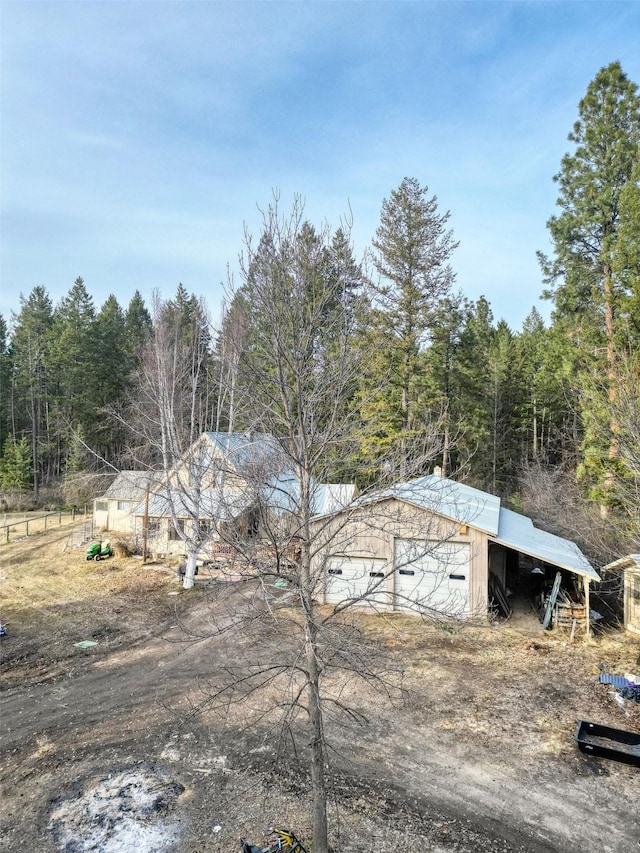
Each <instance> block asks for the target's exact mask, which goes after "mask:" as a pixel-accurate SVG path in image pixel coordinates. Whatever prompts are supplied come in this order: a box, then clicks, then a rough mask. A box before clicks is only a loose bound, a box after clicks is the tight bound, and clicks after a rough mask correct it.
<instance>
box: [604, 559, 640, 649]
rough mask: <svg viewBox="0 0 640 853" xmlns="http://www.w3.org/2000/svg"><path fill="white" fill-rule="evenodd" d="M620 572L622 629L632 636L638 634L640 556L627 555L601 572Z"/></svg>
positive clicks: (639, 632) (639, 621)
mask: <svg viewBox="0 0 640 853" xmlns="http://www.w3.org/2000/svg"><path fill="white" fill-rule="evenodd" d="M616 570H620V571H622V578H623V581H622V589H623V600H624V627H625V630H627V631H631V632H632V633H634V634H640V554H628V555H627V556H626V557H621V558H620V559H619V560H615V561H614V562H613V563H609V565H608V566H605V567H604V568H603V570H602V573H603V574H606V573H607V572H611V571H616Z"/></svg>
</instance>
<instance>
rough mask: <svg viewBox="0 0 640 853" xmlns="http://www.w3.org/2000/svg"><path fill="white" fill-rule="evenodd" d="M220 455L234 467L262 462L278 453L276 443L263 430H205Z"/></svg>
mask: <svg viewBox="0 0 640 853" xmlns="http://www.w3.org/2000/svg"><path fill="white" fill-rule="evenodd" d="M204 435H205V436H206V438H208V440H209V441H210V442H211V443H212V444H213V445H214V446H215V447H216V449H217V450H218V451H219V452H220V454H221V455H222V456H224V457H225V458H226V459H228V460H229V461H230V462H232V463H233V464H234V465H235V466H236V467H242V466H244V465H247V464H257V463H263V462H266V461H269V460H271V459H273V458H274V457H277V456H279V455H280V452H281V451H280V448H279V446H278V443H277V442H276V440H275V439H274V437H273V436H272V435H269V434H268V433H263V432H205V433H204Z"/></svg>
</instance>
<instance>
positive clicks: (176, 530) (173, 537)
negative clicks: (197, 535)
mask: <svg viewBox="0 0 640 853" xmlns="http://www.w3.org/2000/svg"><path fill="white" fill-rule="evenodd" d="M181 534H182V535H181ZM183 538H184V519H183V518H179V519H178V525H177V527H176V525H175V524H173V523H171V524H169V540H170V541H171V542H178V541H181V540H182V539H183Z"/></svg>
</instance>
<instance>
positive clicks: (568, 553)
mask: <svg viewBox="0 0 640 853" xmlns="http://www.w3.org/2000/svg"><path fill="white" fill-rule="evenodd" d="M386 498H397V499H398V500H403V501H408V502H409V503H412V504H414V505H416V506H420V507H423V508H424V509H426V510H428V511H429V512H433V513H436V514H438V515H442V516H444V517H445V518H449V519H451V520H453V521H457V522H459V523H460V524H468V525H469V526H470V527H473V528H475V529H477V530H482V531H483V532H485V533H487V534H488V536H489V538H490V539H491V541H493V542H497V543H499V544H500V545H504V546H505V547H507V548H512V549H513V550H514V551H519V552H521V553H523V554H528V555H529V556H531V557H534V558H535V559H538V560H540V561H541V562H545V563H550V564H551V565H553V566H558V568H562V569H567V571H570V572H574V573H575V574H579V575H582V576H584V577H588V578H589V579H590V580H596V581H599V580H600V576H599V575H598V573H597V572H596V571H595V569H594V568H593V566H591V564H590V563H589V561H588V560H587V558H586V557H585V556H584V554H583V553H582V551H581V550H580V549H579V548H578V546H577V545H576V544H575V543H574V542H571V541H570V540H568V539H563V538H562V537H560V536H555V535H554V534H553V533H547V532H546V531H544V530H539V529H538V528H537V527H535V525H534V523H533V522H532V521H531V519H530V518H528V517H527V516H526V515H520V514H519V513H517V512H512V511H511V510H508V509H503V508H502V507H501V506H500V498H498V497H496V496H495V495H490V494H488V493H487V492H482V491H480V489H474V488H473V487H471V486H467V485H465V484H464V483H457V482H456V481H455V480H449V479H447V478H446V477H440V476H438V475H436V474H429V475H427V476H425V477H420V478H419V479H417V480H411V481H410V482H408V483H400V484H399V485H397V486H394V487H392V488H390V489H385V490H384V491H382V492H376V493H374V494H371V495H367V496H365V497H364V498H362V502H363V503H369V502H372V501H379V500H384V499H386ZM338 511H339V510H338ZM638 559H639V560H640V556H639V558H638Z"/></svg>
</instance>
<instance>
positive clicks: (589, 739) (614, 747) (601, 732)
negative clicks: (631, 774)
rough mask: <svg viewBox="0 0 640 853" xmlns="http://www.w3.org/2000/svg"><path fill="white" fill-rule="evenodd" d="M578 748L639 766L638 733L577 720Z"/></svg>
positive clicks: (601, 756)
mask: <svg viewBox="0 0 640 853" xmlns="http://www.w3.org/2000/svg"><path fill="white" fill-rule="evenodd" d="M576 741H577V742H578V749H579V750H580V751H581V752H585V753H587V754H588V755H596V756H598V757H599V758H610V759H612V760H613V761H623V762H624V763H625V764H633V765H634V766H635V767H640V734H637V733H636V732H628V731H625V730H624V729H612V728H611V727H610V726H601V725H600V724H599V723H590V722H589V721H588V720H578V727H577V729H576Z"/></svg>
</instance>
